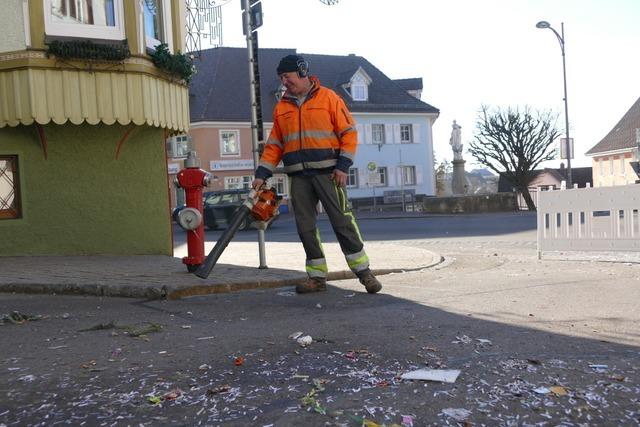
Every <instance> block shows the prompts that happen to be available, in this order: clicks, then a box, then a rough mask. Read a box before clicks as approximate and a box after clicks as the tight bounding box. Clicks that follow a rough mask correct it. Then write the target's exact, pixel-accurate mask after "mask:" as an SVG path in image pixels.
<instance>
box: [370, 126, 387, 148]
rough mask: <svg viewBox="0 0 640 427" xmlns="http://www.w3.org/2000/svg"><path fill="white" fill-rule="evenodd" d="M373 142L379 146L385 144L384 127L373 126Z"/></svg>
mask: <svg viewBox="0 0 640 427" xmlns="http://www.w3.org/2000/svg"><path fill="white" fill-rule="evenodd" d="M371 136H372V142H373V143H374V144H377V145H382V144H384V125H382V124H372V125H371Z"/></svg>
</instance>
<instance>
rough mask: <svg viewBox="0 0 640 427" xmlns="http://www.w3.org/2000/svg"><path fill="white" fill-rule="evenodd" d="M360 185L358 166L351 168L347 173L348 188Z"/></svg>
mask: <svg viewBox="0 0 640 427" xmlns="http://www.w3.org/2000/svg"><path fill="white" fill-rule="evenodd" d="M357 186H358V168H349V173H348V174H347V188H355V187H357Z"/></svg>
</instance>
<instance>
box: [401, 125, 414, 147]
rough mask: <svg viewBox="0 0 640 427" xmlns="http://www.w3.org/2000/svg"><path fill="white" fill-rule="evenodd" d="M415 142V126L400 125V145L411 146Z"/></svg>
mask: <svg viewBox="0 0 640 427" xmlns="http://www.w3.org/2000/svg"><path fill="white" fill-rule="evenodd" d="M412 142H413V126H412V125H400V143H402V144H411V143H412Z"/></svg>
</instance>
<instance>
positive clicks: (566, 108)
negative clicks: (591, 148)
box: [560, 22, 573, 188]
mask: <svg viewBox="0 0 640 427" xmlns="http://www.w3.org/2000/svg"><path fill="white" fill-rule="evenodd" d="M560 47H561V48H562V79H563V82H564V133H565V135H566V137H567V140H566V141H565V144H566V147H565V149H566V150H565V152H566V153H567V187H568V188H573V179H572V177H571V154H572V150H571V138H569V101H568V100H567V65H566V61H565V52H564V49H565V43H564V22H562V23H560Z"/></svg>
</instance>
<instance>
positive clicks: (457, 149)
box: [449, 120, 462, 160]
mask: <svg viewBox="0 0 640 427" xmlns="http://www.w3.org/2000/svg"><path fill="white" fill-rule="evenodd" d="M451 127H452V129H451V138H450V139H449V144H451V149H452V150H453V160H462V137H461V131H460V129H462V126H460V125H459V124H457V123H456V121H455V120H454V121H453V125H451Z"/></svg>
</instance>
